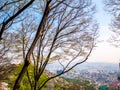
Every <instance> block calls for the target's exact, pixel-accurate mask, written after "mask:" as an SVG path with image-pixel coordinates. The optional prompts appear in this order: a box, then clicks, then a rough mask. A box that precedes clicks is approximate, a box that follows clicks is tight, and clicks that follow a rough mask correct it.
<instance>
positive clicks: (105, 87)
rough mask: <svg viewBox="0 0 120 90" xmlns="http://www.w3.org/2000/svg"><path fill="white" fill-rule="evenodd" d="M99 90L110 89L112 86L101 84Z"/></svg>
mask: <svg viewBox="0 0 120 90" xmlns="http://www.w3.org/2000/svg"><path fill="white" fill-rule="evenodd" d="M99 90H110V88H109V87H108V86H106V85H101V86H99Z"/></svg>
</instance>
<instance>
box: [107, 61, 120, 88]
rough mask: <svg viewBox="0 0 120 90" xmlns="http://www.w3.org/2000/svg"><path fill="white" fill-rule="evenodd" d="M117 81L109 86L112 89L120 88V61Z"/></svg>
mask: <svg viewBox="0 0 120 90" xmlns="http://www.w3.org/2000/svg"><path fill="white" fill-rule="evenodd" d="M117 79H118V80H117V81H115V82H112V83H111V84H110V85H109V87H110V90H120V62H119V70H118V74H117Z"/></svg>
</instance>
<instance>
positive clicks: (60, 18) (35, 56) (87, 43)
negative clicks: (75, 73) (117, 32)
mask: <svg viewBox="0 0 120 90" xmlns="http://www.w3.org/2000/svg"><path fill="white" fill-rule="evenodd" d="M76 2H79V3H76ZM41 3H42V4H41V7H42V9H41V12H42V11H43V16H42V19H41V22H40V24H39V26H38V29H37V32H36V35H35V38H34V40H33V42H32V44H31V46H30V48H29V50H28V52H27V54H26V56H25V58H24V60H25V63H24V66H23V68H22V71H21V72H20V74H19V76H18V78H17V80H16V82H15V86H14V89H13V90H16V89H18V88H19V87H20V82H21V80H22V78H23V75H24V74H25V72H26V71H27V68H28V66H29V64H30V63H31V61H33V64H34V82H33V87H34V90H40V89H41V88H42V87H43V86H44V85H45V83H46V82H48V81H49V80H51V79H53V78H55V77H57V76H60V75H62V74H64V73H66V72H68V71H69V70H71V69H72V68H74V67H75V66H77V65H79V64H81V63H83V62H85V61H86V60H87V59H88V57H89V55H90V53H91V51H92V49H93V47H94V44H95V43H94V40H95V37H96V32H97V31H96V30H97V24H96V23H95V22H93V19H92V15H93V14H94V8H95V7H94V5H92V2H91V1H84V0H76V1H72V0H69V1H66V0H64V1H59V0H49V1H42V2H41ZM50 62H58V63H59V64H60V65H61V67H62V72H61V73H60V74H57V75H55V76H53V77H49V78H47V79H46V80H44V81H42V83H41V84H40V85H39V84H38V82H39V80H40V78H41V76H42V74H43V72H44V71H45V69H46V66H47V65H48V64H49V63H50ZM64 62H65V63H64Z"/></svg>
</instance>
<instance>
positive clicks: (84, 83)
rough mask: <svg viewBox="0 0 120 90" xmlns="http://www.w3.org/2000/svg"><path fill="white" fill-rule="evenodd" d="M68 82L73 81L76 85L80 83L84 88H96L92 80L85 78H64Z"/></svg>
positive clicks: (90, 89)
mask: <svg viewBox="0 0 120 90" xmlns="http://www.w3.org/2000/svg"><path fill="white" fill-rule="evenodd" d="M64 79H65V80H66V81H68V82H72V83H73V84H74V85H80V86H82V87H84V90H95V88H94V84H93V83H91V82H90V81H87V80H83V79H78V78H77V79H70V78H64Z"/></svg>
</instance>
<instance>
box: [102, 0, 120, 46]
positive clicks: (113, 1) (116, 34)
mask: <svg viewBox="0 0 120 90" xmlns="http://www.w3.org/2000/svg"><path fill="white" fill-rule="evenodd" d="M104 3H105V5H106V7H105V8H106V10H107V11H108V12H109V13H110V14H111V15H112V16H113V20H112V23H111V24H110V27H111V31H112V32H113V34H112V36H111V37H110V39H109V40H108V41H109V42H110V43H111V44H112V45H114V46H116V47H120V7H119V5H120V1H119V0H105V2H104Z"/></svg>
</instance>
